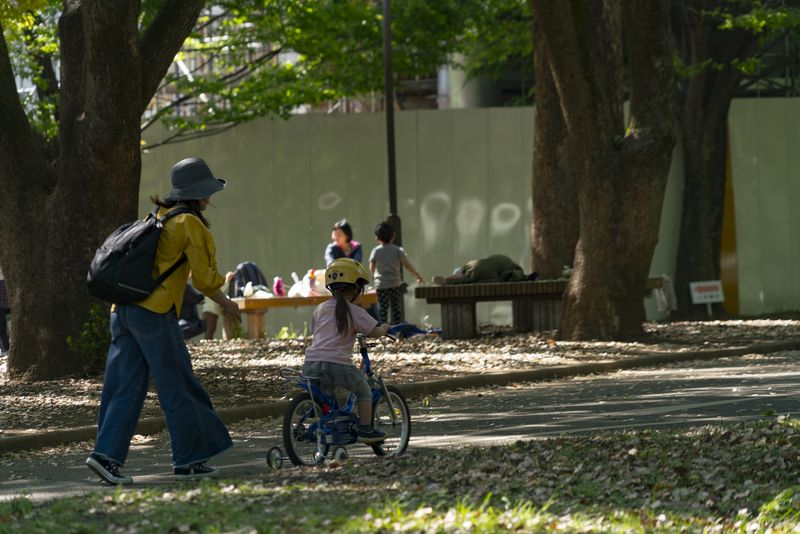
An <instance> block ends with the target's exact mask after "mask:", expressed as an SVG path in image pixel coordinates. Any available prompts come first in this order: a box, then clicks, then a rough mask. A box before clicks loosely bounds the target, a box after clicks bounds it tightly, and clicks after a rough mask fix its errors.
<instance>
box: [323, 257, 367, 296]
mask: <svg viewBox="0 0 800 534" xmlns="http://www.w3.org/2000/svg"><path fill="white" fill-rule="evenodd" d="M368 283H369V271H367V269H366V267H364V266H363V265H361V263H359V262H357V261H356V260H354V259H352V258H339V259H338V260H333V261H332V262H331V263H330V265H328V268H327V269H326V270H325V287H327V288H328V289H330V288H331V286H332V285H334V284H353V285H355V286H358V288H359V289H361V288H363V287H364V286H365V285H367V284H368Z"/></svg>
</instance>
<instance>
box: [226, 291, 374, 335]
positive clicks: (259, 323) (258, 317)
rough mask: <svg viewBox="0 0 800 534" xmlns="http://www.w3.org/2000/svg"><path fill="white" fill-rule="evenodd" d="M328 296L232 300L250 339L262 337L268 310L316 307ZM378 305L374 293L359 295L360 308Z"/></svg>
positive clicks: (328, 297) (328, 296)
mask: <svg viewBox="0 0 800 534" xmlns="http://www.w3.org/2000/svg"><path fill="white" fill-rule="evenodd" d="M330 298H331V296H330V295H314V296H311V297H272V298H268V299H254V298H241V297H239V298H234V299H231V300H233V301H234V302H235V303H236V304H238V305H239V309H240V310H242V313H244V314H245V315H246V316H247V335H248V337H250V338H261V337H264V323H265V318H266V317H265V316H266V314H267V311H268V310H269V309H270V308H297V307H299V306H317V305H319V304H322V303H323V302H325V301H326V300H328V299H330ZM377 303H378V295H377V294H376V293H375V292H374V291H371V292H367V293H364V294H363V295H361V298H360V299H359V301H358V304H359V305H360V306H361V307H362V308H369V307H370V306H372V305H373V304H377Z"/></svg>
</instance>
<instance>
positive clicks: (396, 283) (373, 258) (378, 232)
mask: <svg viewBox="0 0 800 534" xmlns="http://www.w3.org/2000/svg"><path fill="white" fill-rule="evenodd" d="M375 237H376V238H378V243H380V244H379V245H378V246H377V247H375V248H374V249H373V250H372V254H370V256H369V269H370V271H372V276H373V278H374V282H375V290H376V292H377V293H378V305H379V306H380V313H381V321H383V322H384V323H385V322H387V320H388V317H389V307H390V306H391V308H392V323H391V324H398V323H402V322H403V316H402V309H401V306H400V303H401V300H400V299H402V298H403V287H402V286H403V279H402V278H401V276H400V268H401V267H405V268H406V269H408V272H410V273H411V274H413V275H414V276H415V277H416V279H417V282H418V283H422V282H424V280H423V278H422V275H421V274H419V273H418V272H417V270H416V269H415V268H414V266H413V265H411V262H410V261H408V256H406V252H405V250H403V249H402V247H398V246H397V245H395V244H394V243H392V241H394V230H393V229H392V227H391V226H389V224H387V223H385V222H382V223H379V224H378V226H376V227H375Z"/></svg>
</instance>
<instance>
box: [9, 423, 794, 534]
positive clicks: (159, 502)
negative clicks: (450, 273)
mask: <svg viewBox="0 0 800 534" xmlns="http://www.w3.org/2000/svg"><path fill="white" fill-rule="evenodd" d="M799 428H800V421H798V420H796V419H789V418H784V417H779V418H769V419H766V420H764V421H761V422H750V423H744V424H738V425H732V426H724V427H716V426H715V427H711V426H709V427H701V428H692V429H662V430H648V431H641V432H611V433H602V434H595V435H592V436H565V437H558V438H552V439H545V440H536V441H526V442H518V443H516V444H513V445H508V446H503V447H488V448H468V449H461V450H435V451H427V450H417V451H412V453H410V454H409V455H408V456H406V457H402V458H398V459H393V460H390V459H378V458H359V459H354V460H352V461H351V462H350V463H348V464H345V465H343V466H329V465H326V466H324V467H320V468H304V469H299V468H285V469H282V470H279V471H275V472H273V471H268V470H266V468H265V469H264V471H262V472H257V473H254V474H253V476H251V477H247V478H246V479H239V480H221V481H205V482H203V483H188V484H186V483H185V484H174V485H170V486H166V487H164V486H160V487H136V486H134V487H133V488H132V489H109V490H108V491H106V492H98V493H93V494H90V495H87V496H82V497H74V498H66V499H61V500H57V501H52V502H49V503H45V504H34V503H31V502H30V501H28V500H26V499H24V498H21V499H17V500H14V501H11V502H6V503H3V504H0V533H5V532H9V533H10V532H47V533H48V534H51V533H59V532H86V533H91V532H290V533H291V532H310V531H317V530H322V531H326V532H425V533H428V532H430V533H439V532H479V533H484V532H486V533H491V532H537V531H560V532H565V531H566V532H575V531H580V532H675V531H682V530H683V531H689V532H729V531H735V532H744V533H749V532H765V531H770V532H797V531H798V530H800V486H798V485H797V484H798V479H797V474H798V472H800V460H798V458H799V457H800V448H798V447H799V446H800V443H799V442H800V432H798V429H799Z"/></svg>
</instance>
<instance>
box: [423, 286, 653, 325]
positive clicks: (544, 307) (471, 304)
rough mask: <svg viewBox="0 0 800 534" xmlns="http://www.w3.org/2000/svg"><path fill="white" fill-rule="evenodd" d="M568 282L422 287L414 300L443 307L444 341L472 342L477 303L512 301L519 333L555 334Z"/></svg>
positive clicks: (651, 287)
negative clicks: (538, 332) (551, 332)
mask: <svg viewBox="0 0 800 534" xmlns="http://www.w3.org/2000/svg"><path fill="white" fill-rule="evenodd" d="M657 287H661V278H650V279H648V281H647V289H648V290H651V289H654V288H657ZM566 289H567V280H536V281H534V282H500V283H486V284H481V283H477V284H453V285H437V286H420V287H417V288H416V289H415V290H414V296H415V297H416V298H418V299H425V300H426V301H427V302H428V303H429V304H440V305H441V307H442V308H441V310H442V337H444V338H445V339H469V338H472V337H475V336H476V335H477V333H478V329H477V323H476V319H475V317H476V316H475V303H476V302H490V301H508V300H510V301H511V310H512V323H513V329H514V331H515V332H533V331H541V330H555V329H557V328H558V324H559V320H560V318H561V298H562V295H563V294H564V291H565V290H566Z"/></svg>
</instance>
